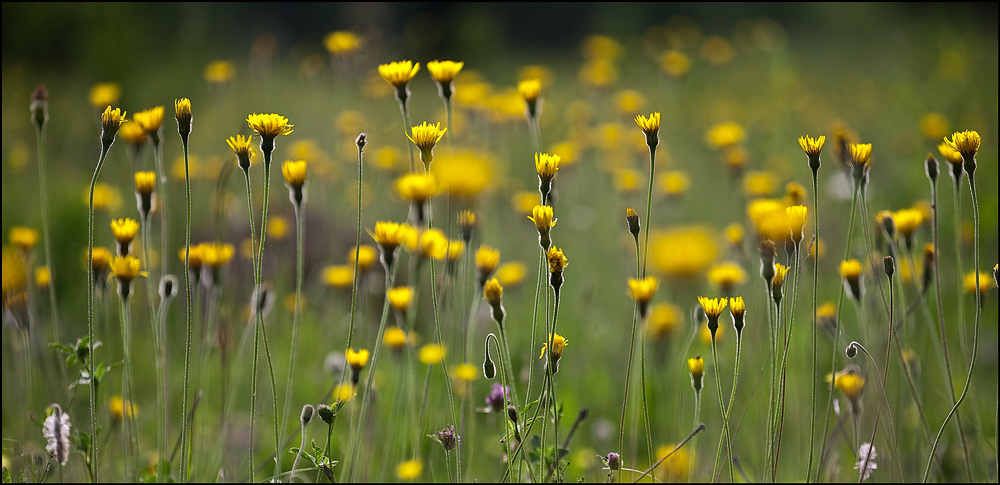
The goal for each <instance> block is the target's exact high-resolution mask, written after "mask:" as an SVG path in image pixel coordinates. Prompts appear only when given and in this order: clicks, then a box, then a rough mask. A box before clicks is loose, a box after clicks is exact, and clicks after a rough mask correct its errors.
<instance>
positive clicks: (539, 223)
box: [528, 205, 559, 234]
mask: <svg viewBox="0 0 1000 485" xmlns="http://www.w3.org/2000/svg"><path fill="white" fill-rule="evenodd" d="M553 215H554V214H553V213H552V207H549V206H547V205H536V206H535V207H534V208H533V209H531V215H530V216H528V219H531V222H534V223H535V228H537V229H538V232H539V233H540V234H548V232H549V229H550V228H552V227H556V221H558V220H559V219H556V218H554V217H553Z"/></svg>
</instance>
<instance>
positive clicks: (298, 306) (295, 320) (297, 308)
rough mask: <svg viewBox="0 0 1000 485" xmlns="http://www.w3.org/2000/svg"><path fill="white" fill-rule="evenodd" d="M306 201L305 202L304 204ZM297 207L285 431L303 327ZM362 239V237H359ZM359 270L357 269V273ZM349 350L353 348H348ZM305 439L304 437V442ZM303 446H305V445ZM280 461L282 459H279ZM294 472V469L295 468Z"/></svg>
mask: <svg viewBox="0 0 1000 485" xmlns="http://www.w3.org/2000/svg"><path fill="white" fill-rule="evenodd" d="M304 202H305V201H304V200H303V203H304ZM294 205H295V303H294V308H293V309H292V348H291V350H290V354H289V357H288V378H287V379H286V380H285V404H284V407H283V408H282V413H281V426H280V427H279V429H281V430H284V429H285V428H286V427H287V423H288V410H289V407H290V406H291V402H292V389H293V388H294V384H295V358H296V356H297V355H298V350H299V333H300V328H301V326H302V307H303V301H302V273H303V265H304V263H303V260H304V255H303V252H304V249H303V245H304V242H305V220H304V219H303V217H302V209H303V208H302V207H301V205H300V204H294ZM359 237H360V236H359ZM354 264H355V266H357V258H355V261H354ZM356 272H357V269H355V273H356ZM347 348H351V347H350V346H348V347H347ZM304 433H305V426H303V435H304ZM304 440H305V437H303V441H304ZM303 446H305V444H304V443H303ZM300 449H301V448H300ZM278 459H279V460H280V458H278ZM293 471H294V467H293Z"/></svg>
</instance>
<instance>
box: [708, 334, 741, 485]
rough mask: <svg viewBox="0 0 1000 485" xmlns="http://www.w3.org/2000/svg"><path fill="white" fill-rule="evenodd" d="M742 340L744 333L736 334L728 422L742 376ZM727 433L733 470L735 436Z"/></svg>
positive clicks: (730, 462)
mask: <svg viewBox="0 0 1000 485" xmlns="http://www.w3.org/2000/svg"><path fill="white" fill-rule="evenodd" d="M742 342H743V337H742V335H737V336H736V369H735V370H734V371H733V391H732V393H731V394H729V405H728V406H726V421H727V422H728V420H729V418H730V417H731V416H732V413H733V401H735V400H736V399H735V398H736V384H737V383H738V382H739V378H740V351H741V349H742V345H743V344H742ZM737 431H739V426H737ZM726 434H727V435H728V440H729V441H728V446H729V465H730V470H732V466H733V465H732V464H733V456H732V454H733V450H732V448H733V444H732V443H733V437H732V435H729V431H726ZM713 478H715V479H718V476H716V477H713ZM734 483H735V480H734Z"/></svg>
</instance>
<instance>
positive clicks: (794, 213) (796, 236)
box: [785, 205, 807, 244]
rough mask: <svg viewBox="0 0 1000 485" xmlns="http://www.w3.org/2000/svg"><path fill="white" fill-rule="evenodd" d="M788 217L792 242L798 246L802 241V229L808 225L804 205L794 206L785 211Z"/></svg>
mask: <svg viewBox="0 0 1000 485" xmlns="http://www.w3.org/2000/svg"><path fill="white" fill-rule="evenodd" d="M785 215H786V216H788V229H789V230H790V231H791V232H792V241H795V243H796V244H798V243H799V242H801V241H802V229H803V228H804V227H805V225H806V215H807V209H806V207H805V206H804V205H794V206H792V207H788V208H786V209H785Z"/></svg>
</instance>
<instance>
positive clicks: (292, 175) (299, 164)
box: [281, 160, 306, 189]
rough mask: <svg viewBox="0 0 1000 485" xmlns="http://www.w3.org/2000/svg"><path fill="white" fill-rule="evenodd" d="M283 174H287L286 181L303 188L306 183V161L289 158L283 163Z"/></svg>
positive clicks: (295, 186)
mask: <svg viewBox="0 0 1000 485" xmlns="http://www.w3.org/2000/svg"><path fill="white" fill-rule="evenodd" d="M281 174H282V175H284V176H285V182H286V183H287V184H288V185H290V186H292V187H294V188H297V189H299V188H302V185H303V184H305V183H306V161H305V160H287V161H285V163H283V164H281Z"/></svg>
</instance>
